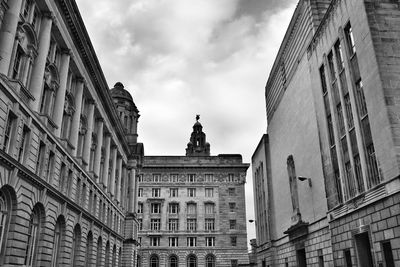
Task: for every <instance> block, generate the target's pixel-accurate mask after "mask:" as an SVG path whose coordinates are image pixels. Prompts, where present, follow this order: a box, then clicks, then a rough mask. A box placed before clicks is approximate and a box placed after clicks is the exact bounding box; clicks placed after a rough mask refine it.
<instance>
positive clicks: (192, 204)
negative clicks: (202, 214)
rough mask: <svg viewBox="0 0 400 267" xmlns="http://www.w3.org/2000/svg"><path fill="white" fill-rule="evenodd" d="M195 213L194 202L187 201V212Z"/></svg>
mask: <svg viewBox="0 0 400 267" xmlns="http://www.w3.org/2000/svg"><path fill="white" fill-rule="evenodd" d="M196 213H197V205H196V203H188V204H187V214H196Z"/></svg>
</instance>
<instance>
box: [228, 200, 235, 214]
mask: <svg viewBox="0 0 400 267" xmlns="http://www.w3.org/2000/svg"><path fill="white" fill-rule="evenodd" d="M235 211H236V203H235V202H230V203H229V212H235Z"/></svg>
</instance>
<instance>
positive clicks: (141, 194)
mask: <svg viewBox="0 0 400 267" xmlns="http://www.w3.org/2000/svg"><path fill="white" fill-rule="evenodd" d="M138 197H143V188H139V190H138Z"/></svg>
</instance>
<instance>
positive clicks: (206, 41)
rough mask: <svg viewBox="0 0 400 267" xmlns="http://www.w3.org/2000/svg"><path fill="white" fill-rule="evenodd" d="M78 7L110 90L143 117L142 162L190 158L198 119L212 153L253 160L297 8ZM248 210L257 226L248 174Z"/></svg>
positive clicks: (205, 3) (86, 0) (123, 1)
mask: <svg viewBox="0 0 400 267" xmlns="http://www.w3.org/2000/svg"><path fill="white" fill-rule="evenodd" d="M76 1H77V3H78V6H79V9H80V11H81V14H82V17H83V20H84V21H85V25H86V28H87V30H88V32H89V35H90V38H91V40H92V43H93V46H94V48H95V50H96V53H97V56H98V58H99V60H100V64H101V66H102V69H103V72H104V74H105V76H106V79H107V82H108V84H109V86H110V88H112V87H113V85H114V84H115V82H117V81H120V82H122V83H123V84H124V85H125V88H126V89H127V90H128V91H129V92H130V93H131V94H132V96H133V99H134V101H135V104H136V105H137V107H138V109H139V110H140V114H141V117H140V119H139V125H138V134H139V142H143V143H144V146H145V155H184V154H185V148H186V144H187V143H188V142H189V137H190V133H191V131H192V126H193V124H194V122H195V115H196V114H200V115H201V118H200V122H201V123H202V125H203V130H204V132H205V133H206V134H207V141H208V142H209V143H210V145H211V154H213V155H217V154H222V153H239V154H242V155H243V159H244V162H247V163H250V162H251V156H252V154H253V152H254V149H255V148H256V146H257V144H258V142H259V140H260V138H261V136H262V134H263V133H265V132H266V127H267V121H266V112H265V98H264V87H265V84H266V81H267V78H268V74H269V71H270V69H271V66H272V64H273V61H274V59H275V56H276V53H277V51H278V49H279V45H280V43H281V41H282V38H283V36H284V34H285V31H286V28H287V26H288V24H289V21H290V18H291V16H292V14H293V11H294V8H295V4H296V2H297V0H114V1H110V0H97V1H93V0H76ZM246 204H247V218H248V219H253V218H254V208H253V194H252V171H251V167H250V168H249V170H248V172H247V184H246ZM248 238H249V239H251V238H255V230H254V225H251V224H248Z"/></svg>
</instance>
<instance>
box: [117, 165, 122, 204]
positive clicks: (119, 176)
mask: <svg viewBox="0 0 400 267" xmlns="http://www.w3.org/2000/svg"><path fill="white" fill-rule="evenodd" d="M117 166H118V181H117V202H118V203H120V202H121V180H122V158H118V160H117Z"/></svg>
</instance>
